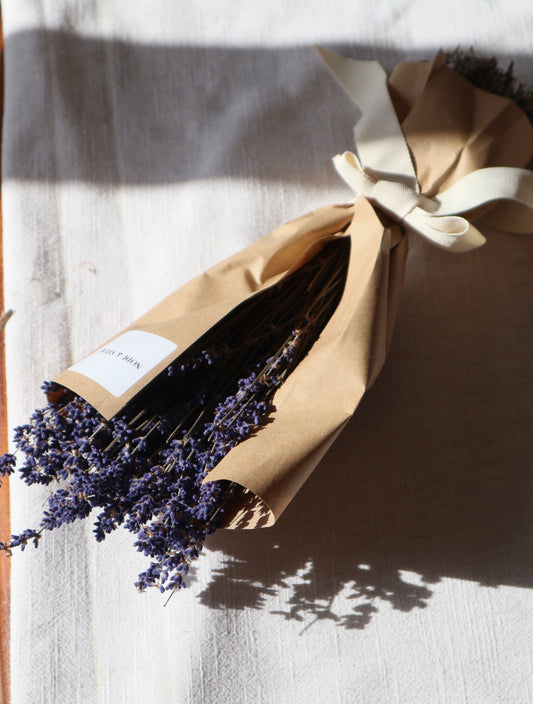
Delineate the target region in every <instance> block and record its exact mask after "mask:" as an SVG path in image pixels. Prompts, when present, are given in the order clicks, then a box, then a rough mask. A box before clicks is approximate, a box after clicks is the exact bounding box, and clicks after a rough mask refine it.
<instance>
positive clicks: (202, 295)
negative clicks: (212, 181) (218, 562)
mask: <svg viewBox="0 0 533 704" xmlns="http://www.w3.org/2000/svg"><path fill="white" fill-rule="evenodd" d="M389 91H390V94H391V98H392V101H393V103H394V106H395V110H396V113H397V115H398V117H399V119H400V122H401V124H402V128H403V131H404V135H405V138H406V141H407V143H408V145H409V148H410V150H411V153H412V157H413V161H414V164H415V167H416V172H417V178H418V181H419V183H420V186H421V190H422V192H423V193H424V194H426V195H429V196H434V195H436V194H438V193H439V192H441V191H442V190H443V189H444V188H447V187H449V186H450V185H452V184H453V183H455V182H456V181H458V180H459V179H460V178H461V177H463V176H465V175H466V174H468V173H470V172H472V171H474V170H476V169H480V168H483V167H487V166H515V167H523V166H525V165H526V164H527V163H528V162H529V160H530V159H531V157H532V156H533V127H532V125H531V123H530V122H529V120H528V119H527V117H526V116H525V115H524V113H522V111H521V110H520V109H519V108H518V107H517V106H516V105H515V104H514V103H513V102H512V101H511V100H510V99H507V98H502V97H499V96H495V95H492V94H490V93H487V92H486V91H483V90H480V89H478V88H475V87H474V86H472V85H471V84H470V83H468V81H466V80H465V79H464V78H462V77H461V76H459V75H458V74H457V73H455V72H454V71H452V70H451V69H449V68H447V67H446V66H445V65H444V61H443V57H442V56H441V55H439V56H438V57H437V58H436V60H435V61H434V62H410V63H405V64H400V65H399V66H397V67H396V69H395V70H394V72H393V73H392V75H391V77H390V79H389ZM346 105H347V108H346V109H349V103H347V102H346ZM343 109H344V108H343ZM492 213H494V214H495V217H494V223H495V224H497V225H498V224H499V225H500V226H501V224H502V217H503V215H502V214H504V213H505V209H504V206H501V207H500V206H496V207H495V208H493V209H492V210H491V212H490V213H489V215H491V214H492ZM478 214H479V213H478ZM487 220H488V218H487ZM335 237H349V238H350V243H351V247H350V255H349V257H350V259H349V266H348V271H347V276H346V284H345V289H344V293H343V296H342V299H341V301H340V303H339V305H338V307H337V309H336V310H335V312H334V313H333V315H332V317H331V319H330V321H329V322H328V324H327V325H326V327H325V328H324V330H323V332H322V334H321V336H320V338H319V339H318V340H317V342H315V344H314V346H313V347H312V349H311V351H310V352H309V354H308V355H307V357H305V358H304V359H303V361H302V362H301V363H300V364H299V365H298V367H297V368H296V369H295V370H294V371H293V372H292V374H291V375H290V376H289V377H288V379H287V380H286V381H285V382H284V383H283V385H282V386H281V388H280V389H279V390H278V391H277V392H276V395H275V398H274V404H275V411H274V413H273V416H272V419H273V422H271V423H268V424H266V425H265V426H264V427H262V428H261V430H260V431H259V432H258V433H257V434H256V435H254V436H252V437H250V438H248V439H246V440H245V441H244V442H242V443H241V444H240V445H237V446H236V447H234V448H233V449H232V450H231V451H230V452H229V453H228V454H227V455H226V457H224V458H223V459H222V461H221V462H220V463H219V464H218V465H217V466H216V467H215V468H214V469H213V470H212V471H211V472H210V474H209V476H208V480H209V481H215V480H216V481H218V480H227V481H232V482H235V483H236V484H237V485H239V486H240V487H242V488H243V489H245V490H246V491H243V492H242V494H241V495H239V496H238V497H237V499H236V500H235V501H234V502H233V505H232V510H231V511H230V512H229V518H228V519H226V526H227V527H255V526H257V525H265V526H266V525H272V524H273V523H274V522H275V520H276V519H277V518H278V517H279V516H280V514H281V513H282V511H283V510H284V509H285V508H286V506H287V505H288V504H289V502H290V501H291V499H292V498H293V497H294V496H295V494H296V493H297V491H298V490H299V489H300V487H301V486H302V485H303V483H304V482H305V480H306V479H307V477H308V476H309V474H310V473H311V472H312V471H313V469H314V468H315V467H316V465H317V464H318V463H319V461H320V460H321V458H322V457H323V456H324V454H325V453H326V452H327V450H328V448H329V447H330V446H331V444H332V443H333V441H334V440H335V438H336V437H337V436H338V434H339V433H340V432H341V430H342V428H343V427H344V425H345V424H346V422H347V421H348V420H349V418H350V417H351V416H352V414H353V413H354V411H355V409H356V407H357V405H358V404H359V401H360V400H361V398H362V396H363V394H364V392H365V390H366V389H367V388H369V386H370V385H371V384H372V383H373V381H374V380H375V378H376V376H377V375H378V373H379V371H380V370H381V367H382V366H383V362H384V360H385V355H386V352H387V350H388V347H389V344H390V340H391V335H392V331H393V326H394V322H395V318H396V314H397V310H398V306H399V301H400V296H401V289H402V281H403V274H404V269H405V260H406V254H407V236H406V234H405V232H404V231H403V230H402V228H401V226H400V225H399V224H397V223H394V222H392V221H391V220H390V219H389V218H388V216H386V215H385V214H384V213H383V212H381V211H380V210H379V209H377V208H375V207H374V206H372V205H371V204H370V202H369V201H368V200H367V199H366V198H364V197H359V198H358V199H357V200H356V202H355V205H332V206H326V207H324V208H321V209H319V210H316V211H314V212H311V213H309V214H307V215H304V216H302V217H300V218H297V219H296V220H293V221H291V222H289V223H287V224H285V225H283V226H281V227H279V228H278V229H276V230H274V231H273V232H272V233H271V234H270V235H268V236H266V237H264V238H262V239H261V240H259V241H257V242H255V243H254V244H252V245H250V246H249V247H247V248H246V249H244V250H242V251H241V252H238V253H237V254H235V255H234V256H232V257H230V258H229V259H227V260H225V261H224V262H221V263H220V264H217V265H216V266H214V267H213V268H211V269H209V270H208V271H206V272H205V273H203V274H202V275H200V276H198V277H196V278H195V279H193V280H192V281H190V282H189V283H188V284H186V285H185V286H183V287H181V288H180V289H178V290H177V291H176V292H174V293H173V294H171V295H170V296H168V297H167V298H166V299H164V300H163V301H161V303H159V304H158V305H157V306H155V307H154V308H152V310H150V311H149V312H148V313H146V314H145V315H144V316H142V317H141V318H139V319H138V320H137V321H135V322H134V323H133V324H132V325H131V326H130V327H129V328H127V331H129V330H142V331H146V332H151V333H154V334H157V335H160V336H161V337H163V338H166V339H167V340H171V341H172V342H174V343H175V344H176V345H177V347H176V349H175V351H173V352H172V353H170V354H169V355H167V356H166V357H164V358H163V359H162V360H161V361H160V362H159V363H158V364H157V365H156V366H154V367H153V368H152V369H151V370H150V371H149V373H148V374H146V375H145V376H143V377H142V378H141V379H140V380H139V381H138V382H137V383H135V384H134V385H133V386H131V387H130V388H129V389H128V390H127V391H126V392H125V393H124V394H123V395H122V396H119V397H117V396H113V395H112V394H111V393H109V392H108V391H106V389H105V388H103V387H102V386H100V385H99V384H97V383H96V382H94V381H92V380H91V379H90V378H88V377H87V376H84V375H82V374H79V373H77V372H75V371H72V370H67V371H65V372H63V373H62V374H60V375H59V376H58V377H57V378H56V379H55V381H56V382H57V383H59V384H62V385H63V386H66V387H67V388H70V389H72V390H73V391H75V392H76V393H78V394H79V395H81V396H82V397H84V398H85V399H86V400H87V401H88V402H89V403H91V404H92V405H93V406H95V408H97V409H98V410H99V411H100V412H101V413H102V415H104V416H105V417H106V418H110V417H111V416H112V415H114V414H115V413H116V412H117V411H119V410H120V409H121V408H122V407H123V406H124V405H125V404H126V403H127V401H128V400H130V399H131V398H132V397H133V396H134V395H135V394H136V393H137V392H138V391H140V389H142V388H143V387H144V386H145V385H146V384H147V383H148V382H149V381H151V380H152V379H153V378H154V377H155V376H156V375H157V374H158V373H159V372H160V371H162V370H163V369H164V368H165V367H166V366H167V365H168V364H169V363H170V362H171V361H172V360H173V359H174V358H175V357H177V356H178V355H179V354H181V353H182V352H183V351H184V350H186V349H187V348H188V347H189V346H190V345H191V344H192V343H193V342H194V341H195V340H197V339H198V338H199V337H200V336H201V335H202V334H203V333H205V332H206V331H207V330H208V329H209V328H210V327H211V326H212V325H214V324H215V323H216V322H217V321H218V320H220V319H221V318H222V317H223V316H225V315H226V314H228V313H229V312H230V311H231V310H232V309H233V308H234V307H235V306H236V305H238V304H239V303H241V302H242V301H243V300H245V299H246V298H248V297H249V296H250V295H253V294H255V293H257V292H259V291H261V290H264V289H265V288H267V287H268V286H271V285H273V284H275V283H277V282H278V281H279V280H280V279H281V278H282V277H283V276H284V275H286V274H287V273H288V272H289V271H291V270H293V269H294V268H295V267H297V266H298V265H300V264H301V263H303V262H304V261H306V260H307V259H308V258H309V257H310V256H312V255H313V254H314V253H316V252H317V251H318V250H319V249H320V248H321V246H322V244H323V243H324V242H325V241H328V240H330V239H332V238H335ZM124 332H125V331H122V333H124ZM122 333H121V334H122ZM113 339H115V338H113ZM111 342H112V341H111Z"/></svg>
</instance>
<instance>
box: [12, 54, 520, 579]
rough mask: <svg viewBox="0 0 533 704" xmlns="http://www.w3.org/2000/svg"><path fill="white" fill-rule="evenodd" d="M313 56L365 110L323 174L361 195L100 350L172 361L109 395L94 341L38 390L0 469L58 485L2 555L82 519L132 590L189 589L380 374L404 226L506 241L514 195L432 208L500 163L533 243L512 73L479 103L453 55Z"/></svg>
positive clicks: (471, 71)
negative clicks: (349, 143) (485, 224)
mask: <svg viewBox="0 0 533 704" xmlns="http://www.w3.org/2000/svg"><path fill="white" fill-rule="evenodd" d="M323 53H324V52H323ZM323 58H324V56H323ZM325 60H326V62H327V63H328V65H329V66H330V68H332V69H334V75H336V77H337V78H338V79H339V81H340V83H341V85H343V86H344V87H345V89H346V90H347V92H348V94H349V95H352V91H353V92H354V93H355V94H356V95H355V96H352V97H353V99H354V102H356V104H359V102H358V101H359V100H360V99H363V100H364V101H367V105H368V108H369V111H368V112H369V114H367V112H366V109H364V110H363V117H362V118H361V120H360V122H359V123H358V125H357V126H356V137H357V140H358V145H357V147H358V152H359V157H360V161H359V162H357V160H356V158H355V155H353V154H351V153H350V152H345V153H344V154H343V155H338V157H335V160H334V161H335V163H336V165H338V168H339V170H340V171H339V172H340V173H341V175H343V177H344V178H345V180H347V182H348V183H349V184H352V187H354V190H356V192H358V193H359V195H358V197H357V199H356V200H355V202H354V203H350V204H348V205H331V206H326V207H324V208H320V209H318V210H316V211H314V212H312V213H308V214H307V215H304V216H302V217H301V218H297V219H296V220H294V221H292V222H291V223H287V224H286V225H283V226H281V227H280V228H278V229H277V230H274V231H273V232H272V233H270V234H269V235H267V236H266V237H264V238H262V239H261V240H258V241H256V242H255V243H253V244H252V245H250V246H249V247H248V248H246V249H245V250H242V252H239V253H237V254H235V255H234V256H233V257H230V259H228V260H226V261H225V262H221V263H220V264H218V265H216V266H215V267H213V268H212V269H211V270H209V271H208V272H205V273H204V274H203V275H201V276H200V277H197V278H196V279H194V280H193V281H191V282H189V283H188V284H186V285H185V286H184V287H182V288H181V289H179V290H178V291H176V292H174V294H171V295H170V296H169V297H167V299H165V300H164V301H162V302H161V303H160V304H158V305H157V306H155V307H154V309H152V311H149V312H148V313H147V314H145V315H144V316H142V317H141V318H139V320H137V321H135V323H133V324H132V326H130V328H128V329H127V330H126V331H125V332H124V333H121V334H120V335H119V336H118V337H117V338H114V339H113V341H116V340H120V339H122V340H123V339H124V337H127V336H128V335H130V338H128V339H130V340H131V339H132V338H131V335H132V334H133V337H135V336H136V335H137V333H140V334H141V336H142V335H148V337H149V338H150V339H156V342H157V341H161V340H162V341H163V342H164V343H169V344H170V346H171V347H172V349H174V348H176V349H177V348H178V347H179V350H180V351H181V352H180V353H178V352H176V354H175V356H172V358H171V359H170V358H169V359H167V357H165V354H167V353H166V352H165V353H164V354H163V355H162V356H160V357H158V358H157V360H156V361H155V362H153V363H152V364H151V366H150V365H148V366H149V369H148V370H147V372H146V373H144V372H143V375H142V376H140V377H138V378H137V377H135V376H134V377H133V381H132V383H131V384H129V385H126V386H123V387H121V389H120V391H118V392H117V393H113V389H112V388H106V386H105V385H106V380H105V379H103V378H102V376H101V375H100V372H98V373H97V374H96V376H94V374H93V372H94V363H95V359H94V356H96V358H98V359H99V360H100V362H98V364H99V363H102V364H104V365H105V363H106V362H105V360H108V357H107V356H105V355H107V353H108V351H109V350H108V348H107V347H104V348H100V349H99V350H96V351H95V352H94V353H93V354H92V355H89V357H88V358H86V360H82V363H81V364H82V367H81V371H80V367H79V366H78V365H74V366H73V367H71V368H70V369H69V370H67V371H66V372H64V373H63V374H62V375H60V376H59V377H57V378H56V379H55V383H53V384H45V386H44V390H45V392H46V393H47V394H48V397H49V404H48V406H47V407H46V408H44V409H42V410H39V411H36V412H35V413H34V415H33V416H32V418H31V419H30V422H29V423H28V424H27V425H24V426H21V427H20V428H19V429H17V431H16V434H15V446H16V448H17V450H16V453H15V454H13V455H11V454H8V455H5V456H4V457H3V458H2V459H1V460H0V473H1V474H3V475H7V474H12V473H13V472H14V471H15V467H16V465H17V463H18V464H19V465H20V473H21V475H22V477H23V479H24V480H25V481H26V482H27V483H28V484H35V483H38V484H44V485H47V486H49V487H50V489H51V490H52V491H51V495H50V498H49V501H48V507H47V509H46V511H45V513H44V515H43V519H42V522H41V525H40V526H38V527H36V528H32V529H28V530H26V531H23V532H22V533H20V534H19V535H14V536H12V537H11V539H10V540H8V541H7V542H6V543H4V544H3V545H2V547H3V549H4V550H6V551H7V552H11V550H12V549H13V548H14V547H16V546H19V547H21V548H24V547H25V545H27V544H28V543H29V542H33V543H34V544H36V545H38V544H39V541H40V540H41V537H42V535H43V533H44V531H46V530H52V529H55V528H57V527H59V526H61V525H64V524H65V523H69V522H71V521H74V520H76V519H85V518H89V517H91V518H92V517H93V512H94V516H95V518H94V520H95V537H96V539H97V540H102V539H103V538H104V537H105V536H106V535H107V534H108V533H109V532H111V531H112V530H114V529H115V528H116V527H117V526H120V525H123V526H125V527H126V528H127V529H128V530H130V531H131V532H132V533H133V534H134V535H135V536H136V542H135V546H136V548H137V549H138V550H140V551H141V552H143V553H144V554H145V555H146V557H147V558H149V565H148V567H147V569H146V570H145V571H144V572H143V573H142V574H141V575H140V576H139V580H138V582H137V586H138V587H139V589H141V590H144V589H146V588H147V587H149V586H156V587H158V588H159V589H160V590H162V591H165V590H175V589H177V588H179V587H181V586H184V585H185V581H184V579H185V577H186V575H187V572H188V569H189V564H190V562H191V560H193V559H195V558H196V557H197V556H198V553H199V552H200V550H201V548H202V545H203V541H204V540H205V538H206V535H207V534H208V533H209V532H211V531H213V530H215V529H216V528H217V527H219V526H221V525H228V524H231V525H232V526H233V527H243V525H242V524H243V523H244V524H246V523H248V524H249V525H252V524H253V525H254V526H255V525H267V524H271V523H273V522H274V521H275V520H276V519H277V518H278V517H279V515H280V514H281V513H282V511H283V510H284V509H285V508H286V506H287V505H288V504H289V503H290V501H291V500H292V498H293V497H294V495H295V494H296V493H297V491H298V490H299V488H300V487H301V486H302V485H303V483H304V482H305V480H306V478H307V477H308V476H309V475H310V473H311V472H312V471H313V470H314V468H315V467H316V466H317V464H318V462H319V461H320V459H321V458H322V457H323V455H324V454H325V453H326V452H327V450H328V448H329V447H330V446H331V444H332V443H333V442H334V440H335V438H336V437H337V436H338V434H339V433H340V432H341V430H342V428H343V427H344V425H345V424H346V423H347V422H348V420H349V419H350V418H351V416H352V414H353V413H354V411H355V409H356V408H357V406H358V404H359V402H360V400H361V398H362V396H363V394H364V393H365V391H366V389H368V388H369V387H370V386H371V384H372V383H373V381H374V380H375V379H376V377H377V375H378V374H379V372H380V370H381V368H382V366H383V363H384V360H385V357H386V354H387V351H388V349H389V345H390V342H391V337H392V332H393V328H394V323H395V319H396V314H397V311H398V306H399V300H400V295H401V289H402V283H403V274H404V269H405V261H406V256H407V232H408V231H409V230H410V231H412V232H416V233H418V234H419V235H422V236H423V237H426V238H427V239H429V241H430V242H432V243H433V244H434V245H437V246H442V247H444V248H445V249H446V248H449V249H451V250H452V251H468V249H470V248H474V247H477V246H479V245H480V243H481V242H482V241H484V238H483V237H482V236H481V234H480V233H477V230H476V229H475V227H471V223H470V222H469V221H468V218H466V219H465V218H460V217H456V215H458V214H462V213H465V212H468V213H471V212H477V213H478V215H479V214H480V213H481V212H482V213H483V216H484V217H485V218H487V216H490V218H491V221H492V222H493V224H494V223H498V222H499V223H500V226H501V224H503V226H504V227H505V229H512V228H511V220H513V221H514V220H515V218H511V213H510V211H509V209H503V210H502V209H500V210H499V211H498V207H499V206H498V204H495V203H496V201H498V199H501V198H503V199H506V198H507V199H508V198H509V191H508V190H505V189H504V191H502V192H503V193H504V195H503V196H502V195H501V192H500V191H499V190H498V189H497V192H496V193H495V197H494V198H493V199H491V202H490V203H489V204H487V200H486V189H485V188H481V189H478V190H480V191H481V192H482V193H481V200H479V198H478V196H479V193H477V192H476V193H475V194H474V195H475V198H474V201H472V202H473V203H474V205H472V202H471V201H470V200H468V204H467V205H468V207H466V206H464V204H463V206H462V207H461V208H459V209H457V208H456V209H453V208H451V209H450V212H448V213H444V216H443V218H442V220H441V219H440V215H439V213H438V212H437V211H438V210H439V208H441V207H442V206H443V199H444V200H445V199H446V197H448V198H450V194H452V196H453V194H454V193H457V186H458V185H459V186H461V184H464V183H465V181H468V180H469V178H470V176H472V175H473V176H475V177H476V178H477V176H480V175H481V176H483V174H485V175H487V172H490V173H491V174H494V173H495V171H496V172H498V173H499V170H500V169H501V168H503V169H504V170H506V169H507V171H505V173H506V174H507V177H510V178H507V177H504V178H503V183H504V185H505V184H509V183H511V182H512V183H514V184H515V185H516V184H517V183H521V184H522V186H523V188H522V190H521V191H520V188H518V189H517V190H516V193H517V194H518V196H520V197H517V200H518V201H519V204H520V203H522V205H524V204H525V205H527V206H528V207H529V211H528V213H529V215H530V216H531V218H532V219H531V220H527V218H526V220H527V222H526V221H525V220H523V215H524V210H522V211H521V213H518V215H520V217H517V218H516V222H513V227H515V231H517V232H520V231H528V230H527V229H526V230H524V229H523V227H524V223H525V227H526V228H527V227H529V225H530V224H531V223H533V201H531V198H530V197H529V200H528V195H529V196H530V194H531V188H529V189H528V184H529V183H531V178H530V177H531V173H530V172H528V173H527V174H524V169H523V167H524V166H525V165H526V164H527V163H528V161H529V160H530V159H531V157H532V156H533V126H532V124H531V122H530V121H529V119H528V117H527V116H526V115H525V114H524V112H523V111H522V110H521V109H519V107H518V106H517V102H518V98H520V100H522V98H523V99H524V100H525V102H526V103H527V102H528V100H530V95H531V94H530V93H528V92H527V90H526V89H525V88H524V87H522V86H518V88H517V90H514V89H513V85H514V83H513V79H512V74H511V70H510V69H509V71H508V72H505V73H504V74H501V73H499V72H498V71H495V70H493V68H494V67H492V64H490V65H489V69H490V71H489V70H488V69H486V68H485V69H484V70H483V71H481V79H482V81H481V83H482V84H483V85H482V88H481V89H480V88H476V87H475V86H474V85H473V83H471V82H469V81H468V80H465V79H464V78H463V76H462V75H460V74H461V73H465V74H466V75H467V77H468V78H470V77H472V81H474V82H479V81H478V79H479V78H480V76H479V75H475V74H476V67H477V66H478V64H477V63H476V62H474V61H473V60H471V59H470V58H469V57H468V56H465V55H455V56H451V57H448V60H447V61H448V64H449V65H448V66H446V57H444V56H443V55H439V56H438V57H437V58H436V59H435V60H434V61H433V62H408V63H406V64H400V65H399V66H397V67H396V68H395V70H394V71H393V73H392V74H391V76H390V77H389V78H388V79H387V78H386V76H385V73H384V72H383V70H382V69H381V68H380V67H379V66H377V65H374V64H372V62H370V63H371V64H372V65H367V64H365V62H355V63H356V64H357V65H356V66H354V64H353V63H352V62H351V60H345V59H342V58H341V57H335V56H334V55H333V54H332V53H331V52H330V53H329V55H326V57H325ZM450 66H453V69H455V68H457V69H458V70H457V71H456V70H453V69H452V68H450ZM368 70H371V76H372V80H367V77H368V75H369V74H368ZM485 89H488V90H485ZM369 91H370V92H369ZM373 91H377V93H376V95H377V97H378V98H379V100H376V99H375V98H376V95H374V94H373ZM498 93H499V94H500V95H496V94H498ZM369 98H371V99H370V100H368V99H369ZM376 106H377V108H379V110H380V111H381V112H379V111H378V114H373V112H372V111H373V110H376V109H377V108H376ZM472 106H475V110H474V109H473V107H472ZM384 116H385V117H386V118H387V119H386V121H385V123H386V129H384V128H383V124H385V123H384V122H383V119H381V118H383V117H384ZM378 118H379V119H378ZM363 123H364V124H363ZM376 126H377V127H380V126H381V128H382V129H384V133H383V134H374V132H373V130H374V128H376ZM390 140H392V144H393V147H394V148H393V149H392V148H390V144H391V141H390ZM383 144H385V145H388V147H387V148H385V149H382V150H381V151H379V149H378V151H377V152H376V146H377V147H379V146H380V145H383ZM391 156H394V157H395V159H394V160H393V161H394V163H392V162H390V160H389V157H391ZM378 157H379V158H378ZM398 159H399V161H398ZM357 165H358V168H356V167H357ZM487 167H489V168H487ZM490 167H496V168H495V170H494V169H492V168H490ZM509 167H511V168H510V171H509ZM480 172H481V174H480ZM398 179H399V180H398ZM517 179H518V181H517ZM354 183H355V186H353V184H354ZM469 183H471V181H469ZM359 184H362V190H361V188H359ZM499 185H501V184H499ZM454 189H456V190H455V191H454ZM474 190H475V189H474ZM515 195H516V194H515ZM513 197H514V196H513ZM452 200H453V198H452ZM459 200H461V199H459ZM478 201H479V202H478ZM493 201H494V203H493ZM448 202H449V201H448ZM461 202H463V201H461ZM478 206H483V208H482V209H481V211H480V210H478ZM515 215H516V214H515ZM498 218H499V220H498ZM489 222H490V221H489ZM441 226H442V228H441ZM457 228H458V229H457ZM521 228H522V229H521ZM531 229H533V224H531ZM529 231H530V230H529ZM476 233H477V234H476ZM456 235H457V237H456ZM463 237H464V239H462V240H461V238H463ZM469 237H470V239H469ZM465 241H466V245H465ZM456 245H458V246H457V247H456ZM150 336H152V337H150ZM113 341H112V342H113ZM120 344H123V342H121V343H120ZM165 349H166V348H165ZM102 353H103V354H104V358H103V359H104V361H102V356H101V355H102ZM112 354H115V352H114V351H113V352H112ZM170 354H172V355H174V352H171V353H170ZM99 355H100V356H99ZM120 355H121V357H122V358H123V356H124V353H123V352H122V351H121V352H120ZM126 355H127V356H126V358H125V359H126V360H127V362H128V364H129V363H130V362H133V363H135V364H136V361H135V359H134V358H133V357H131V356H129V353H126ZM156 356H157V355H156ZM87 360H89V362H88V364H89V367H90V369H89V371H88V369H87V365H85V366H83V364H84V362H87ZM123 361H124V359H123ZM91 365H93V366H91ZM333 368H334V373H332V369H333ZM101 369H102V367H100V370H101ZM91 370H92V371H91ZM91 374H93V376H91ZM128 383H129V382H128ZM84 399H85V400H84ZM19 460H20V461H19ZM248 499H250V501H249V505H248V504H247V503H246V501H247V500H248ZM258 507H259V512H261V510H262V509H264V511H263V514H262V515H261V516H260V520H259V521H258V520H256V518H257V508H258ZM247 512H248V513H247ZM248 514H250V515H252V514H253V516H254V520H251V519H248V518H247V515H248ZM263 519H264V520H263Z"/></svg>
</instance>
